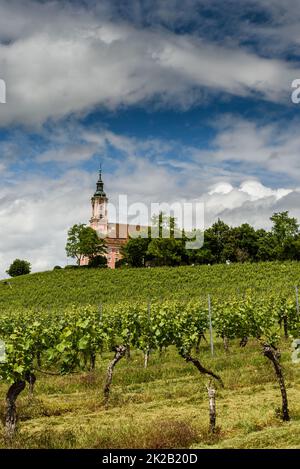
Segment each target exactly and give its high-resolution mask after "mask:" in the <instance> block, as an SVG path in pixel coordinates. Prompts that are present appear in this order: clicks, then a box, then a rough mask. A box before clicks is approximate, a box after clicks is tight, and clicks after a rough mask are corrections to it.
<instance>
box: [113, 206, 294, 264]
mask: <svg viewBox="0 0 300 469" xmlns="http://www.w3.org/2000/svg"><path fill="white" fill-rule="evenodd" d="M270 220H271V222H272V227H271V230H270V231H267V230H264V229H255V228H254V227H253V226H251V225H250V224H248V223H243V224H242V225H240V226H237V227H232V226H229V225H228V224H226V223H225V222H224V221H222V220H220V219H218V220H217V221H216V222H215V223H214V224H213V225H212V226H211V227H210V228H208V229H207V230H205V231H204V243H203V246H202V247H201V248H200V249H186V241H187V239H190V236H189V237H187V236H185V233H184V232H182V237H181V238H177V237H176V231H178V228H177V227H176V221H175V219H174V218H172V217H169V218H167V217H165V216H164V215H163V214H160V216H159V217H158V221H156V222H157V223H158V229H159V237H156V238H154V239H152V238H151V235H150V236H148V237H147V238H142V237H140V238H135V239H130V240H129V241H128V242H127V244H126V245H125V246H124V247H123V248H122V255H123V259H122V260H121V261H119V266H122V265H129V266H132V267H143V266H147V265H153V266H157V265H161V266H162V265H168V266H176V265H191V264H219V263H225V262H259V261H274V260H280V261H281V260H300V232H299V224H298V221H297V219H296V218H293V217H290V216H289V212H288V211H284V212H277V213H274V214H273V215H272V216H271V217H270ZM164 230H169V232H170V236H169V237H168V238H166V237H163V236H162V235H163V233H164Z"/></svg>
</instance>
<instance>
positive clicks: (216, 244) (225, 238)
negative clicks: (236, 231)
mask: <svg viewBox="0 0 300 469" xmlns="http://www.w3.org/2000/svg"><path fill="white" fill-rule="evenodd" d="M230 235H231V228H230V226H228V225H226V223H224V222H223V221H222V220H220V219H218V221H217V222H216V223H214V224H213V225H212V226H211V227H210V228H208V229H207V230H206V231H205V234H204V241H205V245H206V247H207V249H209V250H210V251H211V253H212V255H213V257H214V259H215V262H225V261H226V259H228V258H231V257H232V256H233V253H234V249H233V247H232V245H231V243H229V238H230ZM225 248H226V252H225V251H224V250H225ZM230 260H232V259H230Z"/></svg>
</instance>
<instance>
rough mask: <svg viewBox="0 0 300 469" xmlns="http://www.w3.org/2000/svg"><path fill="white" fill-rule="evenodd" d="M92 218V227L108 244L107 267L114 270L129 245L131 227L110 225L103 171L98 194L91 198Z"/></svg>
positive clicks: (85, 263) (83, 261) (85, 261)
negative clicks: (122, 250)
mask: <svg viewBox="0 0 300 469" xmlns="http://www.w3.org/2000/svg"><path fill="white" fill-rule="evenodd" d="M91 203H92V217H91V219H90V227H91V228H93V229H94V230H96V231H97V232H98V233H100V234H101V237H103V238H104V239H105V242H106V254H105V256H106V258H107V266H108V267H109V268H111V269H114V268H115V266H116V262H117V261H118V260H120V259H122V254H121V247H122V246H123V245H124V244H126V243H127V241H128V239H129V234H128V231H129V228H130V225H125V224H120V223H110V222H109V220H108V215H109V214H108V197H107V196H106V193H105V192H104V183H103V181H102V171H101V169H100V171H99V179H98V182H97V187H96V192H95V193H94V195H93V197H92V198H91ZM134 229H135V230H136V231H139V230H140V226H134ZM88 263H89V259H88V258H84V259H82V260H81V262H80V265H87V264H88Z"/></svg>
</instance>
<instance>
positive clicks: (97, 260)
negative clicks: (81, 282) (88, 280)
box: [88, 256, 107, 268]
mask: <svg viewBox="0 0 300 469" xmlns="http://www.w3.org/2000/svg"><path fill="white" fill-rule="evenodd" d="M88 266H89V267H91V268H96V267H107V259H106V257H105V256H94V257H91V258H90V260H89V265H88Z"/></svg>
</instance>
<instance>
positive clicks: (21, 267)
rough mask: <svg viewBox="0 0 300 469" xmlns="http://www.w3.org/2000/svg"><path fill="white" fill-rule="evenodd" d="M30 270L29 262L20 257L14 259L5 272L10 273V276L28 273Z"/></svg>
mask: <svg viewBox="0 0 300 469" xmlns="http://www.w3.org/2000/svg"><path fill="white" fill-rule="evenodd" d="M30 271H31V265H30V262H28V261H23V260H21V259H15V260H14V261H13V263H12V264H11V265H10V267H9V269H8V270H7V271H6V273H7V274H8V275H10V277H18V276H19V275H26V274H30Z"/></svg>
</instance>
